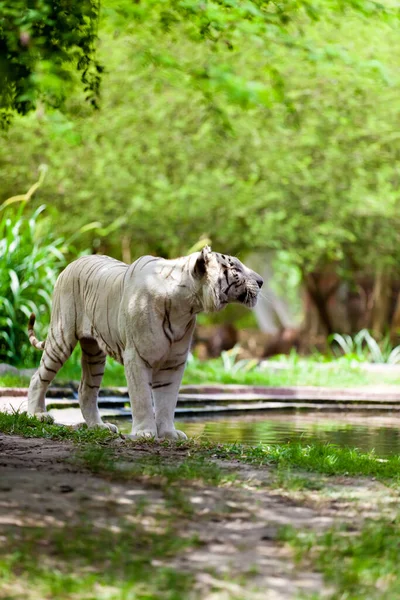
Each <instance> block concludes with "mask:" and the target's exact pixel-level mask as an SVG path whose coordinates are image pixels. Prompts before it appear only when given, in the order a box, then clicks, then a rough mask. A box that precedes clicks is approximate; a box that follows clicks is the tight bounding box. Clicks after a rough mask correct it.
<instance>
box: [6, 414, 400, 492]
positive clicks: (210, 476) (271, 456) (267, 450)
mask: <svg viewBox="0 0 400 600" xmlns="http://www.w3.org/2000/svg"><path fill="white" fill-rule="evenodd" d="M0 431H2V432H3V433H7V434H10V435H13V434H14V435H22V436H24V437H36V438H40V437H43V438H48V439H53V440H71V441H73V442H76V443H78V444H81V445H87V448H86V449H85V448H84V451H85V452H86V455H85V456H84V458H85V461H86V462H87V464H88V465H89V466H90V467H91V469H92V470H96V468H97V469H101V470H109V471H110V472H111V471H116V468H117V467H116V466H115V464H116V462H117V463H118V464H120V466H119V467H118V469H119V472H120V475H121V476H123V475H124V473H123V471H124V469H126V470H127V475H129V473H131V475H132V476H134V474H135V471H136V470H137V471H140V473H141V474H142V475H143V474H145V475H148V476H151V477H153V476H157V475H158V474H161V469H162V475H163V476H164V477H167V478H169V480H170V481H172V480H173V479H176V480H179V479H191V480H193V479H196V478H199V479H201V480H203V481H205V482H207V483H212V484H215V485H218V483H220V481H221V479H220V478H221V477H222V473H221V472H220V471H219V470H218V466H216V465H215V464H213V463H210V461H209V459H210V458H219V459H222V460H223V459H225V460H238V461H240V462H243V463H250V464H253V465H257V466H260V467H262V466H264V465H265V466H277V467H278V468H279V469H290V468H291V469H301V470H302V471H309V472H314V473H321V474H324V475H349V476H358V475H364V476H369V477H379V478H382V479H392V480H395V481H398V480H399V479H400V456H399V455H394V456H390V457H388V458H387V459H381V458H378V457H377V456H376V455H375V454H374V452H368V453H365V452H360V451H359V450H357V449H356V448H342V447H338V446H335V445H333V444H321V443H314V444H305V445H302V444H300V443H290V442H289V443H287V444H276V445H263V444H259V445H257V446H249V445H244V444H216V443H213V442H208V441H201V440H189V441H184V442H174V443H171V442H151V441H137V442H132V441H131V440H127V441H126V445H120V446H119V447H118V448H119V450H118V455H116V454H113V452H114V451H115V449H113V448H103V449H100V450H99V449H96V448H94V449H93V445H96V444H97V445H99V444H100V445H102V444H104V445H106V444H107V443H108V442H110V441H111V440H115V439H117V438H118V437H119V436H118V435H117V434H112V433H111V432H110V431H109V430H106V429H88V428H86V427H79V428H77V429H76V428H72V427H66V426H63V425H53V424H47V423H42V422H41V421H39V420H38V419H36V418H35V417H29V416H28V415H27V414H26V413H20V412H15V413H13V414H8V413H0ZM89 445H91V446H89ZM135 446H136V447H137V449H138V450H140V449H142V450H143V449H144V448H149V446H153V447H154V453H153V454H150V455H149V456H148V458H147V459H146V462H145V464H144V463H142V464H141V463H140V457H138V456H135V463H136V466H135V464H131V463H132V460H131V458H132V456H131V458H129V456H130V455H129V452H130V451H132V450H133V449H134V448H135ZM168 449H170V450H168ZM164 450H165V451H164ZM90 452H92V454H91V455H90ZM174 452H175V455H174V461H175V462H174V464H169V463H168V461H167V459H166V456H168V454H171V455H173V453H174ZM156 453H158V454H156ZM177 454H178V456H179V458H178V457H177ZM183 458H185V459H186V460H185V461H183V460H182V459H183ZM127 459H128V461H129V463H128V464H127V465H126V466H124V465H123V462H124V460H125V462H126V460H127ZM224 477H225V475H224Z"/></svg>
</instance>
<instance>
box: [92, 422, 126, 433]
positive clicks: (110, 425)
mask: <svg viewBox="0 0 400 600" xmlns="http://www.w3.org/2000/svg"><path fill="white" fill-rule="evenodd" d="M89 427H90V428H91V429H92V428H93V429H94V428H95V427H98V428H99V429H108V430H109V431H111V433H119V429H118V427H117V426H116V425H114V424H113V423H95V424H94V425H89Z"/></svg>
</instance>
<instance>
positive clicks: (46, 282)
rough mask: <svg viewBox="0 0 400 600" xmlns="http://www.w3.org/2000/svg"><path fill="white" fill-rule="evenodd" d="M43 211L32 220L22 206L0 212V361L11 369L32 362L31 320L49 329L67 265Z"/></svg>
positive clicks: (61, 248) (39, 211)
mask: <svg viewBox="0 0 400 600" xmlns="http://www.w3.org/2000/svg"><path fill="white" fill-rule="evenodd" d="M0 210H1V209H0ZM43 210H44V206H41V207H39V208H38V209H37V210H36V211H35V212H34V213H33V214H32V215H31V216H28V215H26V214H24V212H25V204H24V203H22V204H21V205H20V207H19V208H18V209H17V210H16V212H13V211H12V210H11V207H10V208H5V209H4V208H3V210H2V211H1V212H0V216H1V221H0V360H1V361H5V362H8V363H10V364H21V363H22V362H26V363H29V362H30V360H31V359H32V357H33V355H34V350H33V349H32V347H31V345H30V344H29V341H28V335H27V327H28V325H27V324H28V320H29V315H30V314H31V313H32V312H34V313H35V314H36V315H40V321H41V323H40V325H41V326H43V325H45V324H46V322H47V323H48V321H49V316H50V307H51V297H52V293H53V289H54V284H55V282H56V278H57V275H58V273H59V270H60V268H61V267H62V266H63V265H64V264H65V257H64V253H65V247H64V242H63V239H62V238H58V239H57V238H55V236H54V235H53V234H51V233H49V231H48V229H49V225H48V223H47V224H46V223H45V221H43V217H40V215H41V214H42V213H43ZM42 315H43V318H42ZM41 326H39V328H38V329H39V330H40V332H41V334H42V335H45V331H46V329H45V327H41Z"/></svg>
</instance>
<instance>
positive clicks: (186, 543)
mask: <svg viewBox="0 0 400 600" xmlns="http://www.w3.org/2000/svg"><path fill="white" fill-rule="evenodd" d="M196 543H197V542H196V540H194V539H188V538H186V539H184V538H182V537H180V536H179V535H178V534H177V532H176V531H175V530H174V529H172V528H167V529H165V530H164V531H162V532H157V533H154V532H151V531H146V529H145V528H144V527H142V526H140V525H138V524H135V525H133V524H132V523H128V522H123V523H121V524H120V525H119V526H116V525H115V524H113V526H112V527H111V525H110V526H108V525H107V524H105V525H102V526H101V527H99V526H96V525H95V524H89V523H88V524H86V523H85V522H84V519H82V522H81V523H80V524H78V525H70V524H68V525H65V526H62V527H61V528H52V527H46V528H44V527H38V528H28V527H20V528H19V529H18V531H17V532H16V531H13V532H10V533H9V534H8V535H7V538H6V542H2V545H1V549H0V580H1V581H2V591H1V592H0V597H2V598H7V599H10V600H11V599H13V600H14V599H15V600H16V599H17V598H18V599H20V598H34V599H39V598H40V599H42V598H60V599H63V598H72V597H73V598H74V599H76V600H80V599H85V600H87V599H88V598H93V599H94V598H107V599H108V600H117V599H118V600H122V599H124V600H125V599H126V600H131V599H132V600H136V599H137V600H142V599H143V600H149V599H150V598H151V599H153V598H154V600H158V599H160V600H181V598H185V597H189V594H190V593H191V587H192V577H191V576H190V575H188V574H186V573H182V572H179V571H177V570H176V569H173V568H170V567H168V566H161V565H158V566H154V565H153V562H154V561H157V560H158V561H160V560H162V562H163V563H164V564H165V563H167V562H168V559H170V558H172V557H174V556H176V555H177V554H178V553H179V552H182V551H183V550H185V549H187V548H190V547H192V546H193V545H195V544H196ZM3 594H4V595H3Z"/></svg>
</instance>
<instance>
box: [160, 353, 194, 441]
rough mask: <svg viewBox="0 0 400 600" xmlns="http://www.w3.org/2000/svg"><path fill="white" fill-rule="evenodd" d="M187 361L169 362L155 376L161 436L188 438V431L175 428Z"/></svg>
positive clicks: (176, 438)
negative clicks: (175, 416) (175, 418)
mask: <svg viewBox="0 0 400 600" xmlns="http://www.w3.org/2000/svg"><path fill="white" fill-rule="evenodd" d="M185 362H186V361H185ZM185 362H183V363H178V365H176V363H175V364H169V363H167V364H166V365H165V366H164V368H161V369H160V370H159V371H158V373H157V374H156V375H155V377H154V380H153V398H154V407H155V412H156V424H157V433H158V437H159V438H163V439H169V440H179V439H183V440H187V435H186V433H184V432H183V431H180V430H179V429H175V425H174V415H175V408H176V403H177V401H178V394H179V388H180V385H181V381H182V377H183V372H184V370H185Z"/></svg>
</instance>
